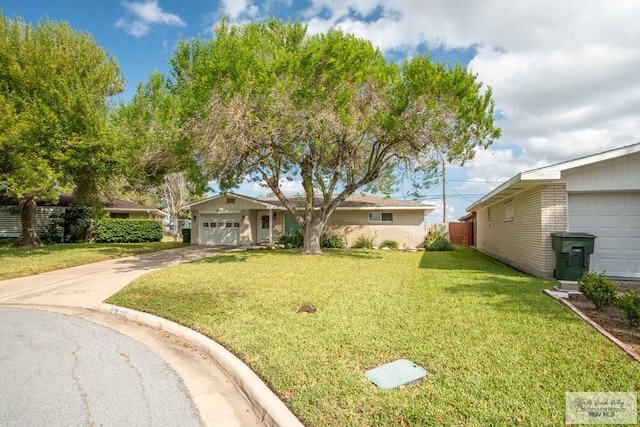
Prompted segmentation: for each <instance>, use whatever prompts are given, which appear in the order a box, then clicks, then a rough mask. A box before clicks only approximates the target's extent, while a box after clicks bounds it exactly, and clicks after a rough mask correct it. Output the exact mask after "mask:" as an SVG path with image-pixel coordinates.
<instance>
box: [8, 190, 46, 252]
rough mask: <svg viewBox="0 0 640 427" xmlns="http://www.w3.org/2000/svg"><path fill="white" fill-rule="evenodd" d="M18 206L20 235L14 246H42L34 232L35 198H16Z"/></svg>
mask: <svg viewBox="0 0 640 427" xmlns="http://www.w3.org/2000/svg"><path fill="white" fill-rule="evenodd" d="M18 207H19V208H20V237H19V238H18V240H17V241H16V242H15V243H14V245H15V246H42V242H41V241H40V237H38V233H36V199H34V198H33V197H25V198H22V199H18Z"/></svg>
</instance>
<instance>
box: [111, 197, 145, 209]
mask: <svg viewBox="0 0 640 427" xmlns="http://www.w3.org/2000/svg"><path fill="white" fill-rule="evenodd" d="M104 207H105V209H140V210H155V209H156V208H154V207H151V206H147V205H143V204H142V203H136V202H130V201H128V200H120V199H113V200H111V201H108V202H106V203H105V204H104Z"/></svg>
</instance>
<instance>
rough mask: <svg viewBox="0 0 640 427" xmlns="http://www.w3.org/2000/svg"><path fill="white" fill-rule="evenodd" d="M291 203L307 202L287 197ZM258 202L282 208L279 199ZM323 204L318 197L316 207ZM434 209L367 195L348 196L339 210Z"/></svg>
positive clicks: (303, 198)
mask: <svg viewBox="0 0 640 427" xmlns="http://www.w3.org/2000/svg"><path fill="white" fill-rule="evenodd" d="M287 198H288V199H289V200H291V202H293V204H294V205H296V206H303V204H304V201H305V196H287ZM258 200H260V201H263V202H267V203H271V204H272V205H276V206H282V203H281V202H280V200H278V198H277V197H275V196H271V197H261V198H258ZM321 204H322V198H321V197H319V196H316V198H315V205H316V206H319V205H321ZM430 207H432V206H431V205H429V204H424V203H420V202H414V201H412V200H401V199H392V198H390V197H378V196H370V195H367V194H352V195H350V196H348V197H347V198H346V199H345V200H344V201H343V202H342V203H340V206H339V208H342V209H344V208H353V209H357V208H360V209H366V208H370V209H376V208H413V209H416V208H421V209H429V208H430Z"/></svg>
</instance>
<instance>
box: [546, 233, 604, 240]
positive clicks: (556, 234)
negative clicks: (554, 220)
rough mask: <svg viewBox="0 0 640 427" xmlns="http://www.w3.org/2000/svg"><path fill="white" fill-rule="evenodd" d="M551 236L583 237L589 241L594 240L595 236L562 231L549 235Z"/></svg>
mask: <svg viewBox="0 0 640 427" xmlns="http://www.w3.org/2000/svg"><path fill="white" fill-rule="evenodd" d="M551 235H552V236H556V237H585V238H590V239H595V238H596V237H597V236H595V235H593V234H589V233H578V232H570V231H562V232H557V233H551Z"/></svg>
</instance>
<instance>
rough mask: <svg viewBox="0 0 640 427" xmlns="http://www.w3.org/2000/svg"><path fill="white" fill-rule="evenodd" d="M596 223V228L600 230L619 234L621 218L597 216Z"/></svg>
mask: <svg viewBox="0 0 640 427" xmlns="http://www.w3.org/2000/svg"><path fill="white" fill-rule="evenodd" d="M596 221H597V223H598V228H599V229H601V230H611V231H612V232H615V233H616V234H619V233H620V232H621V229H620V227H621V226H622V225H624V224H622V223H621V222H622V218H620V216H617V215H616V216H614V215H597V216H596Z"/></svg>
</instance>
